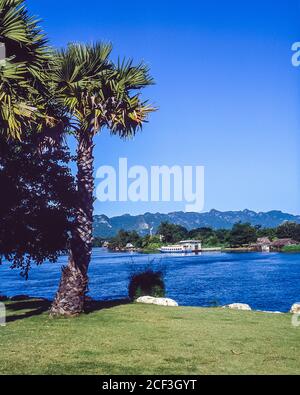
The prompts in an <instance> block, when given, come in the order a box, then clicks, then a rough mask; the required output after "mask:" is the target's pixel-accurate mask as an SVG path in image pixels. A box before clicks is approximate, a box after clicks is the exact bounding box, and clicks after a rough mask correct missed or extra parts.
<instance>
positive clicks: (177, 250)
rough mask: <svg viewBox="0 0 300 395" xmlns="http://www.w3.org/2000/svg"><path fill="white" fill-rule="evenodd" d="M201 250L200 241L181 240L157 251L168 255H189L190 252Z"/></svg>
mask: <svg viewBox="0 0 300 395" xmlns="http://www.w3.org/2000/svg"><path fill="white" fill-rule="evenodd" d="M201 248H202V246H201V241H199V240H183V241H180V242H179V243H178V244H175V245H169V246H164V247H161V248H159V251H160V252H162V253H169V254H170V253H171V254H189V253H192V252H200V251H201Z"/></svg>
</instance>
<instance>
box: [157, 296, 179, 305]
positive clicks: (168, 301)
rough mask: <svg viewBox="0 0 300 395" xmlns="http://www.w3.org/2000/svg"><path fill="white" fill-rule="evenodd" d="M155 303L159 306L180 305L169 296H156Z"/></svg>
mask: <svg viewBox="0 0 300 395" xmlns="http://www.w3.org/2000/svg"><path fill="white" fill-rule="evenodd" d="M154 304H157V305H158V306H169V307H178V303H177V302H175V300H173V299H169V298H155V299H154Z"/></svg>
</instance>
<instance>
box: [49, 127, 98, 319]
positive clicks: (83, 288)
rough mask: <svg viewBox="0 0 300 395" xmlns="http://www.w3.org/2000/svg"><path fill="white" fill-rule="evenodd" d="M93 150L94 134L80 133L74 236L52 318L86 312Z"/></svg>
mask: <svg viewBox="0 0 300 395" xmlns="http://www.w3.org/2000/svg"><path fill="white" fill-rule="evenodd" d="M93 149H94V145H93V136H92V133H87V132H85V133H84V132H81V133H79V136H78V149H77V167H78V173H77V188H78V206H77V210H76V220H75V224H74V228H73V232H72V240H71V251H70V256H69V263H68V266H67V267H64V268H63V269H62V277H61V281H60V285H59V289H58V292H57V294H56V297H55V300H54V302H53V304H52V307H51V310H50V314H51V315H52V316H56V315H64V316H72V315H77V314H80V313H82V312H83V309H84V301H85V295H86V292H87V286H88V275H87V273H88V267H89V263H90V260H91V253H92V241H93V203H94V198H93V191H94V177H93V170H94V168H93V162H94V157H93Z"/></svg>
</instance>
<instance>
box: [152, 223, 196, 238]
mask: <svg viewBox="0 0 300 395" xmlns="http://www.w3.org/2000/svg"><path fill="white" fill-rule="evenodd" d="M157 234H159V235H162V236H163V240H164V242H166V243H177V242H178V241H180V240H183V239H185V238H187V237H188V235H189V232H188V231H187V229H186V228H184V227H183V226H180V225H175V224H170V223H168V222H162V223H161V224H160V226H159V228H158V230H157Z"/></svg>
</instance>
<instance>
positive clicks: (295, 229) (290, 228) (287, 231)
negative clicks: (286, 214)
mask: <svg viewBox="0 0 300 395" xmlns="http://www.w3.org/2000/svg"><path fill="white" fill-rule="evenodd" d="M276 236H277V237H279V238H280V239H286V238H287V239H293V240H295V241H299V242H300V224H296V223H295V222H285V223H284V224H282V225H281V226H279V227H278V228H277V229H276Z"/></svg>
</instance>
